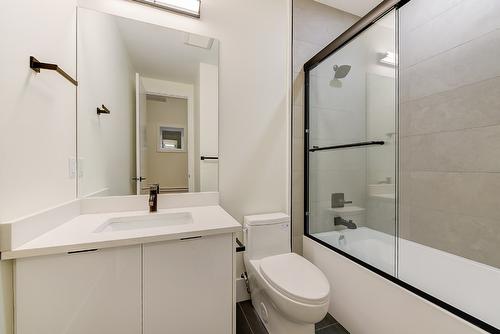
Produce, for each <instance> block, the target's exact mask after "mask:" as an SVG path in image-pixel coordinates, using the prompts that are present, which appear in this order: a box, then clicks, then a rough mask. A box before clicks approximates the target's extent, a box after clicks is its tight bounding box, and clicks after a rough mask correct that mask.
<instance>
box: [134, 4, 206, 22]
mask: <svg viewBox="0 0 500 334" xmlns="http://www.w3.org/2000/svg"><path fill="white" fill-rule="evenodd" d="M132 1H136V2H140V3H143V4H145V5H149V6H153V7H156V8H161V9H166V10H169V11H171V12H175V13H179V14H184V15H189V16H192V17H196V18H200V7H201V0H132Z"/></svg>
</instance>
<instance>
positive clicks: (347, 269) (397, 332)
mask: <svg viewBox="0 0 500 334" xmlns="http://www.w3.org/2000/svg"><path fill="white" fill-rule="evenodd" d="M303 245H304V256H305V257H306V258H307V259H308V260H310V261H311V262H312V263H314V264H315V265H316V266H318V267H319V268H320V269H321V271H323V273H324V274H325V275H326V277H327V278H328V281H329V282H330V307H329V312H330V313H331V314H334V315H335V318H336V319H337V320H338V321H339V322H340V323H341V324H342V325H343V326H344V327H345V328H346V329H347V330H348V331H349V332H350V333H351V334H366V333H370V334H401V333H404V334H421V333H453V334H477V333H486V332H484V331H482V330H481V329H479V328H477V327H475V326H473V325H471V324H470V323H468V322H466V321H465V320H462V319H460V318H458V317H456V316H454V315H452V314H451V313H449V312H447V311H445V310H444V309H442V308H439V307H437V306H436V305H434V304H432V303H430V302H428V301H426V300H424V299H422V298H420V297H418V296H417V295H415V294H413V293H411V292H409V291H408V290H405V289H403V288H401V287H399V286H397V285H396V284H394V283H392V282H390V281H388V280H386V279H384V278H382V277H381V276H379V275H377V274H375V273H373V272H371V271H370V270H368V269H365V268H363V267H362V266H360V265H358V264H355V263H354V262H352V261H351V260H348V259H347V258H345V257H343V256H341V255H338V254H337V253H335V252H333V251H331V250H329V249H327V248H326V247H324V246H321V245H320V244H318V243H316V242H315V241H312V240H311V239H309V238H307V237H304V240H303Z"/></svg>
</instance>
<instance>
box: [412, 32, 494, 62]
mask: <svg viewBox="0 0 500 334" xmlns="http://www.w3.org/2000/svg"><path fill="white" fill-rule="evenodd" d="M499 30H500V29H499V28H494V29H492V30H490V31H487V32H485V33H482V34H481V35H478V36H476V37H473V38H472V39H469V40H466V41H463V42H460V43H459V44H456V45H454V46H453V47H450V48H448V49H446V50H442V51H440V52H438V53H435V54H433V55H431V56H429V57H427V58H424V59H422V60H419V61H418V62H416V63H414V64H411V65H409V66H406V67H403V68H402V70H403V72H406V71H407V70H409V69H412V68H413V67H415V66H417V65H420V64H422V63H425V62H427V61H429V60H433V59H434V58H436V57H440V56H442V55H444V54H446V53H449V52H451V51H453V50H455V49H457V48H460V47H462V46H464V45H467V44H469V43H472V42H475V41H477V40H479V39H482V38H484V37H486V36H487V35H489V34H493V33H497V32H498V31H499Z"/></svg>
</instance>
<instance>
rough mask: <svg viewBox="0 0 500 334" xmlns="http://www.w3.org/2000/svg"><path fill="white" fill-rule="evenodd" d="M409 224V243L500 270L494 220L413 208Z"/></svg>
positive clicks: (499, 236)
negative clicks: (415, 243)
mask: <svg viewBox="0 0 500 334" xmlns="http://www.w3.org/2000/svg"><path fill="white" fill-rule="evenodd" d="M410 222H411V223H410V233H409V238H410V240H412V241H415V242H418V243H420V244H423V245H426V246H429V247H433V248H436V249H440V250H442V251H445V252H448V253H452V254H455V255H458V256H462V257H465V258H468V259H471V260H474V261H478V262H481V263H485V264H488V265H491V266H494V267H497V268H500V257H499V256H498V254H499V252H500V223H499V220H498V219H488V218H482V217H475V216H468V215H462V214H454V213H451V212H446V211H441V210H433V209H429V208H422V207H413V208H412V210H411V213H410Z"/></svg>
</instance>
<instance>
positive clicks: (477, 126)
mask: <svg viewBox="0 0 500 334" xmlns="http://www.w3.org/2000/svg"><path fill="white" fill-rule="evenodd" d="M499 126H500V123H492V124H484V125H476V126H471V127H467V128H457V129H443V130H435V131H429V132H422V133H412V134H407V135H402V136H401V138H411V137H424V136H430V135H439V134H442V133H452V132H464V131H474V130H480V129H484V128H492V127H499Z"/></svg>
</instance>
